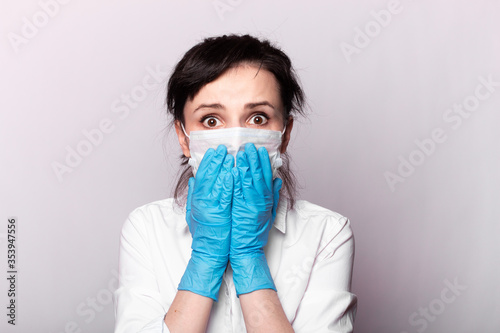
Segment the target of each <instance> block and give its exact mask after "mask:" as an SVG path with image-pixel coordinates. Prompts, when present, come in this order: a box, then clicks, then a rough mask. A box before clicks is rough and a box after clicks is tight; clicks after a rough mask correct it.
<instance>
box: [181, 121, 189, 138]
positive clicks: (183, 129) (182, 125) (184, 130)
mask: <svg viewBox="0 0 500 333" xmlns="http://www.w3.org/2000/svg"><path fill="white" fill-rule="evenodd" d="M181 128H182V131H183V132H184V135H185V136H187V137H188V139H191V138H190V137H189V135H188V134H187V133H186V129H185V128H184V124H183V123H181Z"/></svg>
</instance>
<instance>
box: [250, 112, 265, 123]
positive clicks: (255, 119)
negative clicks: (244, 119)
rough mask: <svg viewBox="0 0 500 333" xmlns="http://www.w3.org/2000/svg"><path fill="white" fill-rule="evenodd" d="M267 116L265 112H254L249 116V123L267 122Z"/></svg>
mask: <svg viewBox="0 0 500 333" xmlns="http://www.w3.org/2000/svg"><path fill="white" fill-rule="evenodd" d="M267 119H268V117H267V116H266V115H265V114H256V115H254V116H252V117H251V118H250V121H249V122H250V124H252V125H264V124H266V123H267Z"/></svg>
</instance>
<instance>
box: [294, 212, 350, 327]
mask: <svg viewBox="0 0 500 333" xmlns="http://www.w3.org/2000/svg"><path fill="white" fill-rule="evenodd" d="M329 222H332V223H331V224H330V225H333V228H332V229H334V231H333V235H332V233H331V232H330V235H329V236H328V237H327V238H326V239H325V242H326V243H327V244H326V245H325V246H323V247H322V249H320V251H319V253H318V256H317V257H316V259H315V263H314V266H313V268H312V273H311V275H310V278H309V282H308V286H307V289H306V291H305V293H304V296H303V298H302V301H301V302H300V305H299V308H298V310H297V314H296V316H295V320H294V321H293V324H292V326H293V328H294V330H295V332H300V333H305V332H315V333H322V332H325V333H326V332H328V333H333V332H335V333H350V332H352V331H353V323H354V316H355V314H356V305H357V297H356V295H354V294H352V293H351V292H350V290H351V277H352V266H353V263H354V237H353V233H352V230H351V227H350V223H349V220H348V219H346V218H345V217H343V218H342V219H340V220H339V221H329ZM338 223H340V225H338ZM336 224H337V225H336ZM339 229H340V230H339Z"/></svg>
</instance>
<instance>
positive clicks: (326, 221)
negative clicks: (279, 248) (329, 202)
mask: <svg viewBox="0 0 500 333" xmlns="http://www.w3.org/2000/svg"><path fill="white" fill-rule="evenodd" d="M286 215H287V217H286V230H287V233H289V236H290V237H291V238H292V239H294V241H292V242H295V241H298V238H300V239H302V238H305V239H308V238H309V240H308V242H318V241H319V242H320V248H326V247H330V246H333V245H334V244H336V246H338V245H339V244H342V243H346V242H348V243H353V242H354V236H353V232H352V229H351V224H350V221H349V219H348V218H347V217H345V216H343V215H342V214H339V213H337V212H335V211H332V210H330V209H328V208H324V207H321V206H318V205H315V204H313V203H311V202H309V201H306V200H297V201H296V202H295V205H294V207H293V209H290V210H288V212H287V214H286ZM306 235H307V236H308V237H307V236H306Z"/></svg>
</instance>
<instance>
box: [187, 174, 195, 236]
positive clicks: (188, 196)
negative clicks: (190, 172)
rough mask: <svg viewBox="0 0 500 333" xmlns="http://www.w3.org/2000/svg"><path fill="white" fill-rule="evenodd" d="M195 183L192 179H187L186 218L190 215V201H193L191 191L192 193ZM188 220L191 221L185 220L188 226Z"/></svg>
mask: <svg viewBox="0 0 500 333" xmlns="http://www.w3.org/2000/svg"><path fill="white" fill-rule="evenodd" d="M195 183H196V181H195V179H194V177H191V178H189V182H188V195H187V201H186V216H188V215H189V214H190V213H191V201H192V200H193V191H194V186H195ZM190 220H191V219H186V221H187V223H188V225H189V221H190ZM190 227H191V226H190Z"/></svg>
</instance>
